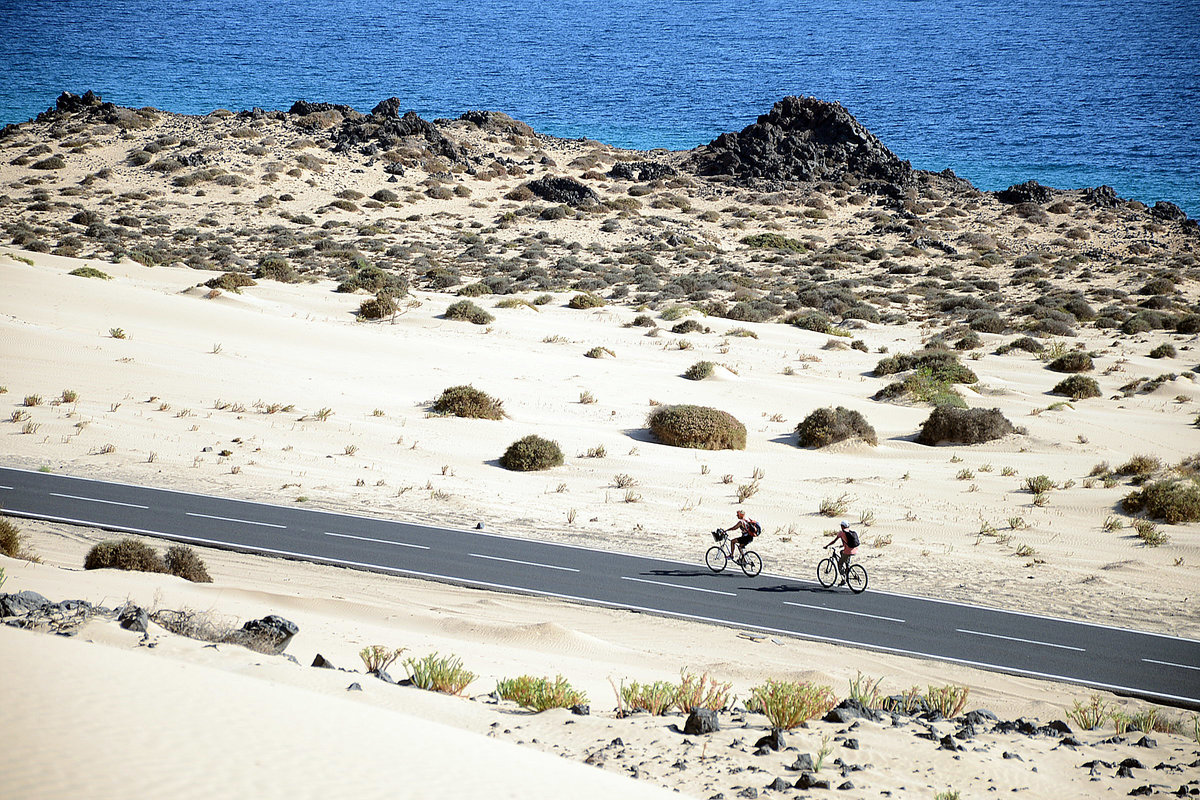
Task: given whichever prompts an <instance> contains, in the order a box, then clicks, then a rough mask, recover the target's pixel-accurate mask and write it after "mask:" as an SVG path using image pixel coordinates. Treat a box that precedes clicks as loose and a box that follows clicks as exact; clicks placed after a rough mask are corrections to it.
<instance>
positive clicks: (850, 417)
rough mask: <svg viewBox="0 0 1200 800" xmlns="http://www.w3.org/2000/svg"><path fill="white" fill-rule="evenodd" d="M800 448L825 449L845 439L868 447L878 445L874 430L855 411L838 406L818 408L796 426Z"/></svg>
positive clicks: (864, 418)
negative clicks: (857, 440)
mask: <svg viewBox="0 0 1200 800" xmlns="http://www.w3.org/2000/svg"><path fill="white" fill-rule="evenodd" d="M796 433H797V435H798V436H799V437H800V440H799V444H800V446H801V447H825V446H826V445H831V444H833V443H834V442H840V441H843V440H845V439H855V438H857V439H862V440H863V441H864V442H866V443H867V444H870V445H876V444H879V439H878V437H877V436H876V435H875V429H874V428H872V427H871V424H870V423H869V422H867V420H866V417H864V416H863V415H862V414H860V413H859V412H857V411H851V410H850V409H848V408H843V407H842V406H838V407H837V408H833V407H826V408H818V409H817V410H816V411H814V412H812V413H811V414H809V415H808V416H807V417H805V418H804V421H803V422H801V423H800V424H799V425H797V426H796Z"/></svg>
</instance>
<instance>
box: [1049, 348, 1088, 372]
mask: <svg viewBox="0 0 1200 800" xmlns="http://www.w3.org/2000/svg"><path fill="white" fill-rule="evenodd" d="M1094 367H1095V365H1094V364H1093V363H1092V357H1091V356H1089V355H1088V354H1087V353H1085V352H1083V351H1082V350H1072V351H1071V352H1069V353H1064V354H1063V355H1061V356H1059V357H1058V358H1056V359H1054V360H1053V361H1051V362H1050V363H1049V364H1047V365H1046V368H1047V369H1050V370H1053V371H1055V372H1089V371H1091V370H1092V369H1093V368H1094Z"/></svg>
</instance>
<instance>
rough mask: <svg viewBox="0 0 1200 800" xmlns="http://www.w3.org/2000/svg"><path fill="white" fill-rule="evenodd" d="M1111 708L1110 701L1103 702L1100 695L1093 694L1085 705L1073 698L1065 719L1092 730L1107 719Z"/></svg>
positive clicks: (1086, 729)
mask: <svg viewBox="0 0 1200 800" xmlns="http://www.w3.org/2000/svg"><path fill="white" fill-rule="evenodd" d="M1112 710H1113V708H1112V704H1111V703H1107V702H1105V700H1104V698H1102V697H1101V696H1100V695H1098V694H1093V695H1092V696H1091V699H1090V701H1089V702H1088V704H1087V705H1084V704H1083V703H1080V702H1079V701H1078V700H1075V701H1074V702H1073V704H1072V706H1071V710H1069V711H1068V712H1067V719H1069V720H1071V721H1072V722H1074V723H1075V724H1076V725H1078V726H1079V727H1080V728H1082V729H1083V730H1085V731H1093V730H1095V729H1096V728H1099V727H1100V726H1101V725H1103V724H1104V723H1105V721H1107V720H1108V718H1109V715H1110V714H1111V713H1112Z"/></svg>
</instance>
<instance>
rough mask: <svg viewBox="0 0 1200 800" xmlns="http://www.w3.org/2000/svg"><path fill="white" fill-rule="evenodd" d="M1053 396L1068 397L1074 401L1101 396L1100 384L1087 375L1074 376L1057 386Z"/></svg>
mask: <svg viewBox="0 0 1200 800" xmlns="http://www.w3.org/2000/svg"><path fill="white" fill-rule="evenodd" d="M1050 393H1051V394H1061V395H1066V396H1067V397H1069V398H1071V399H1072V400H1083V399H1085V398H1088V397H1099V396H1100V384H1099V383H1097V382H1096V379H1095V378H1090V377H1088V376H1087V375H1072V376H1071V377H1069V378H1064V379H1063V380H1061V381H1059V382H1058V383H1057V384H1055V386H1054V388H1053V389H1051V390H1050Z"/></svg>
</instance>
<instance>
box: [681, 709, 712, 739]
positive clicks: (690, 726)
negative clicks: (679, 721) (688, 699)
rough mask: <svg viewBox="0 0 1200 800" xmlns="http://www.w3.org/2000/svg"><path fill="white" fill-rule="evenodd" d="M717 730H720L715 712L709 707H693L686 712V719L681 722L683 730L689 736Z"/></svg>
mask: <svg viewBox="0 0 1200 800" xmlns="http://www.w3.org/2000/svg"><path fill="white" fill-rule="evenodd" d="M719 730H721V724H720V722H719V721H718V720H717V712H716V711H713V710H712V709H709V708H693V709H692V711H691V713H689V714H688V718H687V721H686V722H685V723H683V732H684V733H686V734H688V735H690V736H698V735H700V734H704V733H712V732H714V731H719Z"/></svg>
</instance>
